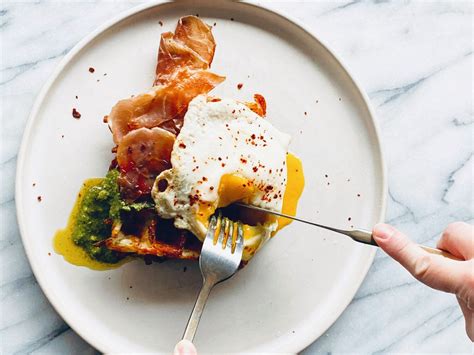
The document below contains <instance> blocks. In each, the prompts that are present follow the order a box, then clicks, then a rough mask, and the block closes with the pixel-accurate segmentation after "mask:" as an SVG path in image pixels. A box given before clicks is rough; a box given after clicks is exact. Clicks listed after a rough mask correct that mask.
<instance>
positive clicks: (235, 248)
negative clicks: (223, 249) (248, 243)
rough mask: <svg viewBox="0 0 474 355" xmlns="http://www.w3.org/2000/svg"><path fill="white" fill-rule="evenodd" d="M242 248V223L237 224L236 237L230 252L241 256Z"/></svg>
mask: <svg viewBox="0 0 474 355" xmlns="http://www.w3.org/2000/svg"><path fill="white" fill-rule="evenodd" d="M243 248H244V230H243V227H242V223H240V222H238V223H237V237H236V241H235V244H234V245H233V249H232V252H237V253H239V254H242V252H243Z"/></svg>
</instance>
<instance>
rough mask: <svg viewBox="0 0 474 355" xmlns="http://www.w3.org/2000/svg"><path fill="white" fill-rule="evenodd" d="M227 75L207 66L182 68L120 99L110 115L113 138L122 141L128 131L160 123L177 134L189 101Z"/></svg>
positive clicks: (204, 92)
mask: <svg viewBox="0 0 474 355" xmlns="http://www.w3.org/2000/svg"><path fill="white" fill-rule="evenodd" d="M224 79H225V78H224V77H222V76H219V75H217V74H213V73H211V72H208V71H204V70H199V71H190V70H188V69H183V70H181V71H179V72H178V73H177V74H176V75H175V77H174V79H173V80H172V81H171V82H169V83H168V84H166V85H160V86H156V87H154V88H153V90H152V91H150V92H148V93H146V94H141V95H138V96H135V97H132V98H130V99H125V100H121V101H119V102H118V103H117V104H116V105H115V106H114V107H113V109H112V112H111V113H110V115H109V122H110V124H111V128H112V133H113V136H114V142H115V143H116V144H118V145H120V142H121V140H122V138H123V137H124V136H125V135H126V134H127V133H128V132H130V131H133V130H135V129H138V128H142V127H146V128H153V127H161V128H163V129H166V130H167V131H169V132H171V133H173V134H178V132H179V130H180V129H181V127H182V125H183V117H184V114H185V113H186V110H187V108H188V104H189V102H190V101H191V100H192V99H193V98H195V97H196V96H198V95H200V94H206V93H208V92H209V91H211V90H212V89H213V88H214V87H215V86H216V85H218V84H219V83H221V82H222V81H223V80H224Z"/></svg>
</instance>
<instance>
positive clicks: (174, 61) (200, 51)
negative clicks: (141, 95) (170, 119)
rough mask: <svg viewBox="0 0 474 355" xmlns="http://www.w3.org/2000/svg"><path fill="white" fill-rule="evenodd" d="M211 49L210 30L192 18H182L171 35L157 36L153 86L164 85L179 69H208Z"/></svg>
mask: <svg viewBox="0 0 474 355" xmlns="http://www.w3.org/2000/svg"><path fill="white" fill-rule="evenodd" d="M215 49H216V42H215V41H214V37H213V35H212V32H211V27H210V26H208V25H206V24H205V23H204V22H203V21H201V20H200V19H199V18H198V17H196V16H186V17H182V18H181V19H180V20H179V22H178V25H177V26H176V30H175V33H174V34H173V33H171V32H165V33H163V34H162V35H161V41H160V49H159V51H158V64H157V66H156V79H155V83H154V85H158V84H165V83H167V82H168V81H169V80H171V79H172V78H173V77H174V75H175V74H176V73H177V72H178V71H179V70H181V69H182V68H188V69H190V70H199V69H201V70H205V69H208V68H209V67H210V66H211V63H212V59H213V57H214V52H215Z"/></svg>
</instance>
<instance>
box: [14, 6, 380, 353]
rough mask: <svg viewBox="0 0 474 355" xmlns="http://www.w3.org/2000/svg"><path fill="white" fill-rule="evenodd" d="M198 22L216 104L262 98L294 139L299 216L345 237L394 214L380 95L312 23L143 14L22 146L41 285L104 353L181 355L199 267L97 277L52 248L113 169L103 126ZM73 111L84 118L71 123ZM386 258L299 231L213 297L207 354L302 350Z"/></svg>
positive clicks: (21, 167) (76, 63) (161, 11)
mask: <svg viewBox="0 0 474 355" xmlns="http://www.w3.org/2000/svg"><path fill="white" fill-rule="evenodd" d="M196 13H197V14H199V16H201V17H202V18H204V19H205V21H206V22H207V23H209V24H214V23H216V26H215V27H214V29H213V33H214V36H215V39H216V41H217V51H216V55H215V58H214V62H213V67H212V69H213V71H214V72H216V73H220V74H223V75H226V76H227V80H226V81H225V82H224V83H223V84H222V85H221V86H219V87H218V88H217V89H216V90H215V94H216V95H221V96H227V97H234V98H238V99H247V100H249V99H251V98H252V95H253V94H254V93H261V94H263V95H264V96H265V98H266V99H267V103H268V119H269V120H271V121H272V122H273V124H274V125H275V126H277V127H278V128H280V129H281V130H282V131H284V132H287V133H290V134H291V135H292V136H293V141H292V144H291V150H292V151H293V152H295V153H296V154H297V155H299V156H300V157H301V159H302V161H303V164H304V168H305V175H306V188H305V191H304V194H303V197H302V199H301V201H300V204H299V211H298V212H299V215H300V216H301V217H306V218H311V219H313V220H317V221H320V222H323V223H327V224H330V225H334V226H339V227H342V228H349V227H350V226H351V225H354V226H359V227H365V228H370V227H371V226H372V225H373V224H374V223H376V222H377V221H379V220H381V219H382V218H383V214H384V210H385V194H386V183H385V175H384V165H383V160H382V154H381V150H380V145H379V138H378V135H377V129H376V125H375V122H374V119H373V114H372V112H371V109H370V107H369V104H368V102H367V98H366V97H365V95H364V94H363V93H362V92H361V91H360V89H359V88H358V86H357V85H356V83H355V82H354V80H353V79H352V78H351V76H350V75H349V74H348V72H347V71H346V69H345V68H344V67H343V66H342V64H341V63H340V62H339V61H338V60H337V59H336V58H335V56H334V55H333V54H332V53H331V52H330V51H329V50H328V49H327V48H326V47H325V46H324V45H323V44H321V42H320V41H319V40H318V39H316V38H315V37H314V36H313V35H311V34H310V33H309V32H308V31H307V30H305V29H304V27H303V26H301V25H298V24H297V23H295V21H292V20H289V19H288V18H286V17H284V16H282V15H281V14H277V13H274V12H272V11H269V10H267V9H264V8H261V7H257V6H255V5H250V4H244V3H235V2H230V1H229V2H228V1H225V2H224V1H223V2H220V1H218V2H217V1H201V2H200V3H199V5H196V4H195V2H179V3H160V4H147V5H146V6H144V7H141V8H136V9H133V10H131V11H129V12H128V13H126V14H124V15H123V16H121V17H120V18H119V19H117V20H114V21H113V22H111V23H109V24H107V25H105V26H103V27H102V28H100V29H99V30H97V31H96V32H95V33H93V34H92V35H90V36H89V37H88V38H86V39H85V40H84V41H82V42H81V43H80V44H78V45H77V46H76V47H75V48H74V49H73V50H72V51H71V52H70V53H69V54H68V55H67V57H66V58H65V59H64V60H63V62H62V63H61V65H60V66H59V68H58V70H57V71H56V74H55V75H53V77H52V78H51V80H50V81H49V82H48V83H47V85H46V86H45V88H44V90H43V91H42V93H41V94H40V95H39V97H38V99H37V101H36V104H35V106H34V109H33V111H32V114H31V117H30V120H29V122H28V125H27V128H26V131H25V134H24V137H23V143H22V147H21V151H20V155H19V161H18V172H17V181H16V189H17V190H16V202H17V209H18V219H19V224H20V229H21V233H22V237H23V243H24V245H25V249H26V252H27V254H28V258H29V260H30V262H31V265H32V268H33V270H34V273H35V275H36V278H37V279H38V282H39V283H40V285H41V287H42V289H43V290H44V292H45V294H46V295H47V297H48V299H49V300H50V301H51V303H52V304H53V305H54V307H55V308H56V310H57V311H58V312H59V313H60V314H61V315H62V317H63V318H64V319H65V320H66V322H67V323H68V324H69V325H70V326H71V327H72V328H73V329H74V330H75V331H76V332H77V333H79V334H80V335H81V336H82V337H83V338H84V339H85V340H87V341H88V342H89V343H91V344H92V345H93V346H95V347H96V348H98V349H99V350H101V351H104V352H169V351H170V350H171V349H172V348H173V346H174V344H175V342H176V341H177V340H178V339H179V338H180V337H181V335H182V332H183V329H184V326H185V324H186V321H187V319H188V316H189V313H190V311H191V309H192V306H193V302H194V299H195V297H196V294H197V291H198V288H199V286H200V282H201V279H200V273H199V269H198V267H197V264H196V263H190V262H182V261H170V262H166V263H163V264H154V265H152V266H146V265H144V263H142V262H140V261H135V262H132V263H129V264H127V265H125V266H123V267H121V268H119V269H116V270H112V271H106V272H97V271H91V270H89V269H85V268H79V267H75V266H73V265H70V264H68V263H66V262H65V261H64V260H63V259H62V257H60V256H58V255H56V254H54V252H53V250H52V242H51V241H52V237H53V234H54V232H55V231H56V229H58V228H60V227H63V226H65V224H66V221H67V218H68V214H69V212H70V210H71V207H72V205H73V202H74V199H75V196H76V193H77V191H78V189H79V187H80V185H81V183H82V181H83V180H84V179H86V178H88V177H93V176H103V175H104V174H105V173H106V171H107V168H108V165H109V162H110V160H111V153H110V149H111V147H112V137H111V134H110V133H109V130H108V129H107V127H106V125H104V124H103V123H102V117H103V115H105V114H107V113H108V112H109V110H110V108H111V107H112V106H113V105H114V103H115V102H116V101H117V100H119V99H121V98H125V97H128V96H130V95H131V94H136V93H140V92H143V91H145V90H147V89H148V88H149V87H150V84H151V83H152V81H153V77H154V70H155V63H156V54H157V49H158V44H159V38H160V33H161V32H163V31H165V30H174V27H175V25H176V21H177V19H178V18H179V17H180V16H183V15H187V14H196ZM231 18H232V19H233V20H231ZM159 21H162V22H163V24H164V25H163V26H160V25H159ZM89 67H94V68H95V72H94V73H93V74H91V73H89V71H88V68H89ZM105 73H106V74H107V75H106V76H104V74H105ZM238 83H243V88H242V89H241V90H238V89H237V87H236V86H237V84H238ZM76 95H77V96H78V99H76V98H75V96H76ZM73 107H75V108H77V109H78V110H79V112H81V114H82V117H81V119H80V120H76V119H74V118H72V116H71V110H72V108H73ZM305 112H306V114H305ZM63 135H64V137H63V138H62V136H63ZM325 175H327V176H328V177H325ZM33 183H35V184H36V186H34V187H33V185H32V184H33ZM358 194H360V197H358V196H357V195H358ZM39 195H41V196H42V202H38V201H37V196H39ZM349 217H350V219H351V220H350V221H349ZM49 253H51V254H52V255H51V256H49ZM373 256H374V250H373V249H372V248H371V247H368V246H364V245H358V244H356V243H355V242H352V241H351V240H349V239H346V238H345V237H343V236H339V235H334V234H331V233H330V232H326V231H323V230H318V229H314V228H311V227H308V226H306V225H302V224H298V223H293V224H292V225H290V226H289V227H288V228H286V229H284V230H283V231H281V232H280V233H279V234H278V235H277V237H276V238H275V239H274V240H272V241H271V242H270V243H269V244H268V245H267V246H266V247H265V248H264V249H263V250H262V251H261V252H260V253H259V254H258V255H257V257H256V258H255V259H254V260H252V262H251V263H250V264H249V265H248V266H247V267H246V268H245V269H244V270H242V271H241V272H239V273H238V274H237V275H236V276H235V277H234V278H232V279H231V280H229V281H228V282H225V283H224V284H221V285H219V286H217V287H216V288H215V290H214V291H213V293H212V294H211V297H210V299H209V302H208V306H207V308H206V310H205V312H204V316H203V318H202V321H201V325H200V328H199V330H198V334H197V338H196V344H197V347H198V348H199V349H200V351H202V352H208V351H215V352H222V351H225V352H228V353H230V352H255V353H259V352H262V351H266V352H273V351H285V352H296V351H299V350H301V349H303V348H304V347H306V346H307V345H309V344H310V343H311V342H312V341H313V340H314V339H316V338H317V337H318V336H319V335H321V334H322V333H323V332H324V331H325V330H326V329H327V328H328V327H329V326H330V325H331V324H332V323H333V322H334V321H335V320H336V319H337V317H338V316H339V315H340V314H341V312H342V311H343V310H344V309H345V307H346V306H347V304H348V303H349V302H350V300H351V299H352V297H353V296H354V294H355V292H356V290H357V288H358V287H359V285H360V283H361V282H362V280H363V278H364V276H365V274H366V272H367V270H368V268H369V266H370V265H371V262H372V259H373ZM185 267H186V268H187V271H186V272H184V271H183V270H184V268H185ZM32 302H33V300H32Z"/></svg>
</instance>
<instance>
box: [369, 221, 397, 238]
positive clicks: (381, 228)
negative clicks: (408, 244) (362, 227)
mask: <svg viewBox="0 0 474 355" xmlns="http://www.w3.org/2000/svg"><path fill="white" fill-rule="evenodd" d="M373 233H374V236H375V237H377V238H379V239H389V238H390V237H392V236H393V235H394V234H395V228H393V227H392V226H391V225H388V224H384V223H380V224H377V225H376V226H375V227H374V230H373Z"/></svg>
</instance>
